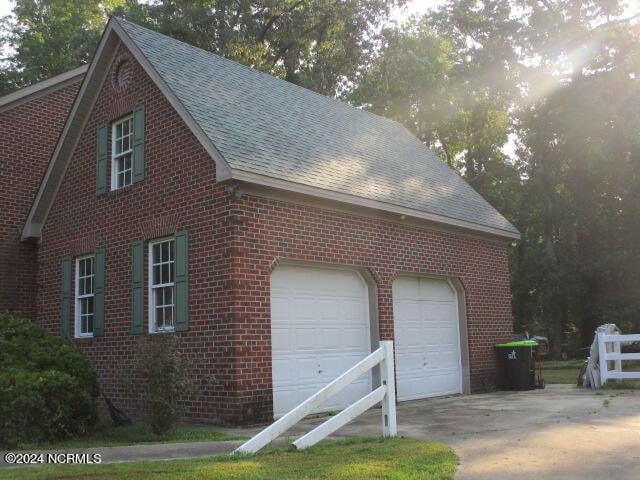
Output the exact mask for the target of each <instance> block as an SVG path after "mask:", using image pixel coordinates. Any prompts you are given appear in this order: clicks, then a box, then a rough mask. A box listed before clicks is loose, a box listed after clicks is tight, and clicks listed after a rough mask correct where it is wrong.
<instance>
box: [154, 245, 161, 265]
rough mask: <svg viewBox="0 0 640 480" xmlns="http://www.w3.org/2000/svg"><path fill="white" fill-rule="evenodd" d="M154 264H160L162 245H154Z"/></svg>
mask: <svg viewBox="0 0 640 480" xmlns="http://www.w3.org/2000/svg"><path fill="white" fill-rule="evenodd" d="M153 263H160V244H159V243H155V244H154V245H153Z"/></svg>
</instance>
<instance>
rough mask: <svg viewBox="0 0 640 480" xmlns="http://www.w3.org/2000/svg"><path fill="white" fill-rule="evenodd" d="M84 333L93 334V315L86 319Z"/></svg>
mask: <svg viewBox="0 0 640 480" xmlns="http://www.w3.org/2000/svg"><path fill="white" fill-rule="evenodd" d="M86 333H93V315H90V316H89V317H87V331H86Z"/></svg>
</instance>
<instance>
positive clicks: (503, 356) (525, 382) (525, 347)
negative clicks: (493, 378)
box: [496, 340, 538, 390]
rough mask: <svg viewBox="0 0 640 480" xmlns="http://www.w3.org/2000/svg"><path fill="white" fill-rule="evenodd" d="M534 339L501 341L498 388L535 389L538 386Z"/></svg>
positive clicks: (498, 345) (498, 346)
mask: <svg viewBox="0 0 640 480" xmlns="http://www.w3.org/2000/svg"><path fill="white" fill-rule="evenodd" d="M537 346H538V342H536V341H534V340H521V341H518V342H509V343H499V344H497V345H496V350H497V352H498V388H499V389H500V390H533V389H534V388H536V359H535V355H534V354H533V350H534V348H535V347H537Z"/></svg>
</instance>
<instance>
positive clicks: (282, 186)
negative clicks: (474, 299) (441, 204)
mask: <svg viewBox="0 0 640 480" xmlns="http://www.w3.org/2000/svg"><path fill="white" fill-rule="evenodd" d="M232 179H233V180H238V181H242V182H247V183H254V184H257V185H263V186H266V187H271V188H274V189H278V190H286V191H290V192H296V193H301V194H304V195H309V196H312V197H318V198H322V199H326V200H332V201H336V202H341V203H346V204H351V205H356V206H360V207H365V208H369V209H373V210H380V211H383V212H391V213H395V214H398V215H406V216H407V217H413V218H419V219H422V220H427V221H429V222H433V223H439V224H443V225H447V226H452V227H457V228H462V229H465V230H473V231H476V232H482V233H486V234H490V235H495V236H498V237H503V238H505V237H506V238H508V239H511V240H519V239H520V234H519V233H514V232H509V231H507V230H501V229H499V228H493V227H488V226H485V225H479V224H477V223H472V222H467V221H464V220H458V219H456V218H451V217H445V216H444V215H437V214H434V213H429V212H424V211H421V210H415V209H412V208H407V207H402V206H399V205H393V204H390V203H385V202H380V201H378V200H372V199H369V198H363V197H358V196H355V195H349V194H346V193H341V192H336V191H333V190H325V189H323V188H318V187H312V186H309V185H302V184H300V183H296V182H290V181H288V180H281V179H278V178H273V177H268V176H265V175H260V174H257V173H252V172H246V171H242V170H233V171H232Z"/></svg>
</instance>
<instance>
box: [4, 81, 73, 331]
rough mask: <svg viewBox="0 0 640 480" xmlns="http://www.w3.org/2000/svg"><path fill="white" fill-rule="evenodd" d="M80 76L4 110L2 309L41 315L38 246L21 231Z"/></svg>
mask: <svg viewBox="0 0 640 480" xmlns="http://www.w3.org/2000/svg"><path fill="white" fill-rule="evenodd" d="M80 80H81V79H78V81H77V82H75V83H72V84H70V85H67V86H65V87H62V88H59V89H57V90H54V91H52V92H50V93H47V94H46V95H43V96H40V97H38V98H34V99H32V100H29V101H27V102H25V103H22V104H18V105H17V106H15V107H13V108H10V109H8V110H5V111H2V112H0V172H2V173H1V174H0V311H10V312H12V313H15V314H17V315H20V316H23V317H26V318H29V319H35V317H36V307H35V305H36V270H37V245H36V244H34V243H23V242H21V241H20V236H21V233H22V227H23V226H24V223H25V221H26V219H27V215H28V214H29V209H30V208H31V203H32V201H33V198H34V197H35V194H36V193H37V191H38V187H39V186H40V181H41V180H42V176H43V175H44V172H45V170H46V168H47V165H48V163H49V158H50V157H51V153H52V152H53V149H54V147H55V145H56V142H57V140H58V136H59V135H60V132H61V131H62V127H63V126H64V122H65V120H66V118H67V115H68V113H69V110H70V108H71V105H72V103H73V100H74V99H75V96H76V92H77V91H78V88H79V86H80Z"/></svg>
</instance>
